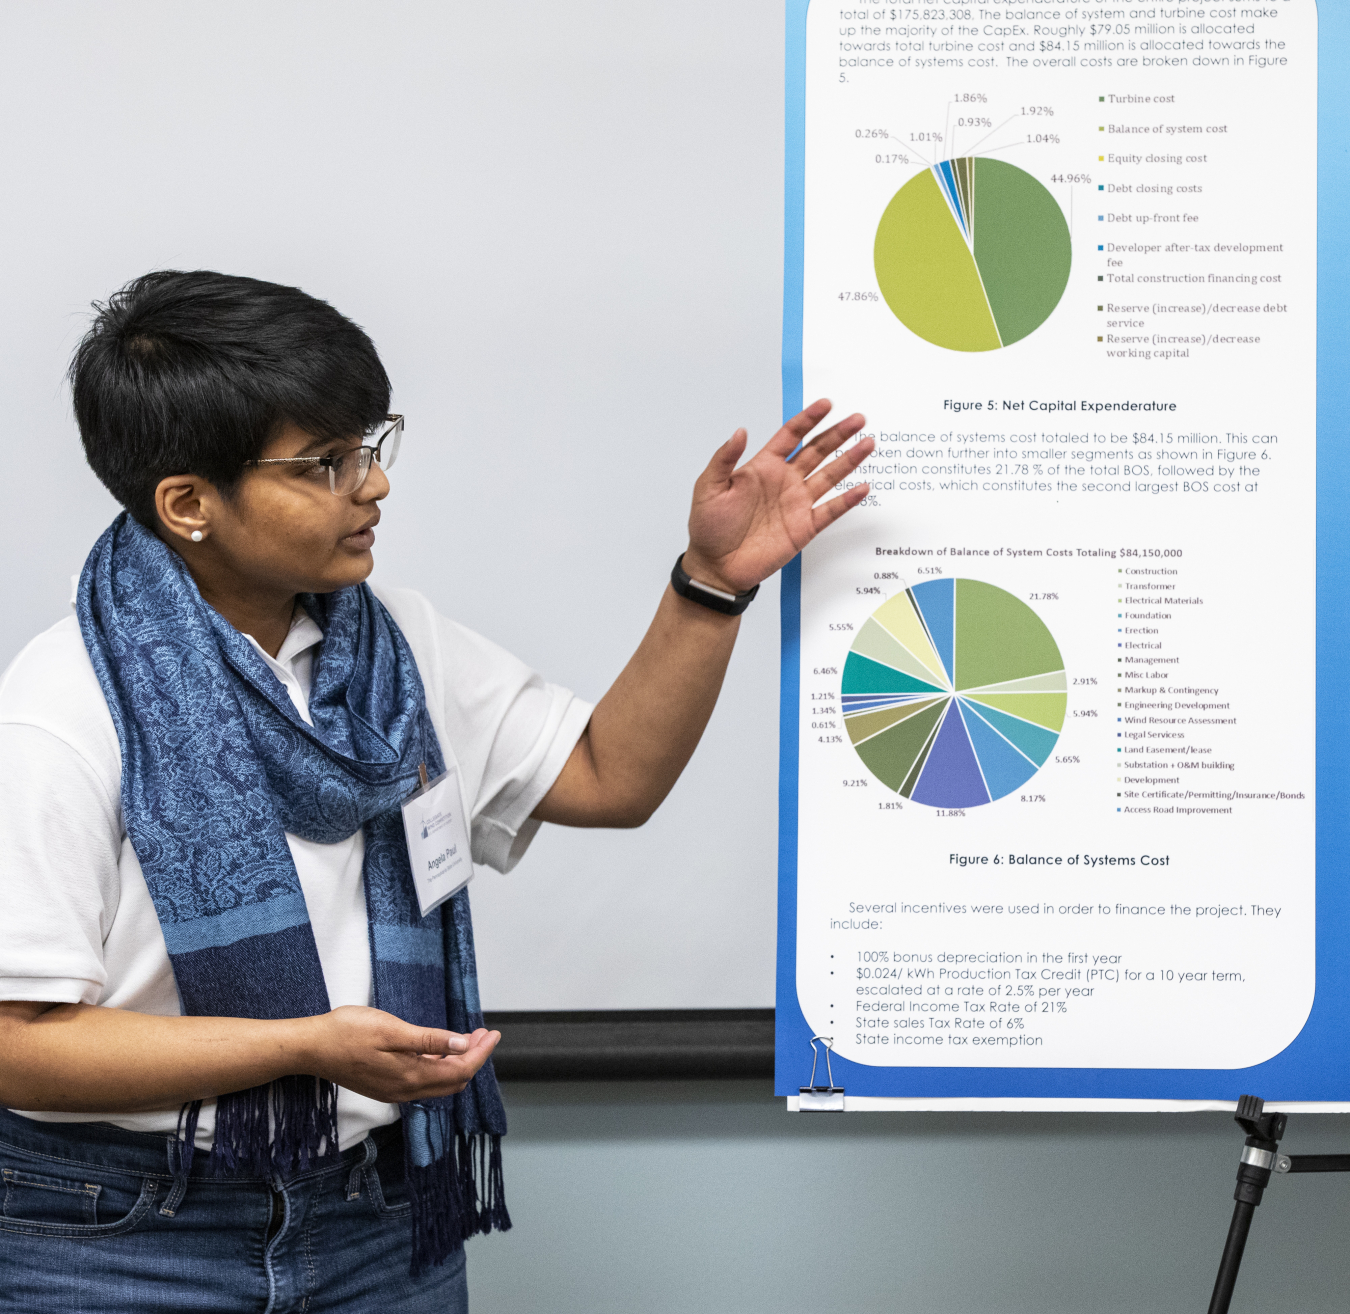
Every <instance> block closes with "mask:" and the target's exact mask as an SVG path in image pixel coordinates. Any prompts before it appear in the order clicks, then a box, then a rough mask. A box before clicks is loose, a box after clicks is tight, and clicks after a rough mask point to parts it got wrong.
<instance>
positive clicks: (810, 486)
mask: <svg viewBox="0 0 1350 1314" xmlns="http://www.w3.org/2000/svg"><path fill="white" fill-rule="evenodd" d="M875 447H876V442H875V441H874V440H873V439H871V438H864V439H863V440H862V441H861V442H859V443H857V444H855V445H854V446H853V447H850V448H849V449H848V451H846V452H841V453H840V454H839V455H838V456H836V457H835V458H834V460H832V461H826V462H825V464H824V465H822V466H821V467H820V469H818V470H817V471H816V472H815V473H814V474H813V475H811V476H810V478H808V479H806V480H804V481H803V482H804V484H805V486H806V491H807V493H808V494H810V497H811V500H812V501H813V502H814V501H817V500H818V499H820V498H822V497H824V496H825V494H826V493H828V492H829V491H830V489H831V488H833V487H834V486H835V485H836V484H837V483H838V482H839V481H840V480H841V479H845V478H847V477H848V476H849V475H851V474H852V473H853V472H854V471H855V470H856V469H857V468H858V467H859V466H860V465H861V464H862V463H863V462H864V461H865V460H867V458H868V457H869V456H871V455H872V451H873V449H874V448H875ZM793 464H794V465H795V464H796V462H795V461H794V462H793Z"/></svg>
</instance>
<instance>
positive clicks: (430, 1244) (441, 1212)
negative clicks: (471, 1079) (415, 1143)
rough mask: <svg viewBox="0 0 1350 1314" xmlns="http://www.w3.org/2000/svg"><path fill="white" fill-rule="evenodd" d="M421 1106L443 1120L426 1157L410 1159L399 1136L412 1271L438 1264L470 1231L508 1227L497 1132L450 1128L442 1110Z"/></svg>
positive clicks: (408, 1145)
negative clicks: (436, 1152) (438, 1148)
mask: <svg viewBox="0 0 1350 1314" xmlns="http://www.w3.org/2000/svg"><path fill="white" fill-rule="evenodd" d="M426 1112H427V1114H428V1115H429V1116H430V1117H432V1118H435V1119H437V1120H438V1121H441V1122H442V1123H443V1127H442V1130H443V1132H444V1137H443V1139H442V1140H441V1141H440V1144H442V1145H443V1146H444V1152H443V1153H442V1154H441V1155H440V1157H439V1158H436V1159H433V1160H431V1162H430V1163H426V1164H418V1163H415V1162H413V1150H412V1146H411V1143H410V1141H411V1138H409V1137H406V1136H405V1138H404V1146H405V1149H404V1172H405V1173H406V1176H407V1183H408V1193H409V1195H410V1196H411V1197H412V1275H413V1277H416V1276H417V1275H418V1274H420V1273H422V1272H424V1271H425V1270H426V1269H428V1268H431V1267H433V1266H435V1265H438V1264H443V1263H444V1262H445V1261H446V1260H447V1259H448V1258H449V1257H450V1256H451V1255H453V1254H455V1253H456V1252H457V1251H458V1250H459V1249H460V1248H461V1247H462V1246H463V1245H464V1242H465V1241H467V1240H468V1239H469V1238H470V1237H471V1236H477V1235H483V1236H486V1235H487V1234H488V1233H489V1232H509V1231H510V1230H511V1215H510V1213H508V1212H507V1208H506V1189H505V1183H504V1180H503V1175H502V1138H501V1137H500V1136H498V1135H493V1134H492V1133H489V1132H479V1133H477V1134H476V1135H473V1136H469V1135H466V1134H465V1133H463V1132H454V1131H453V1126H452V1122H453V1115H451V1114H450V1113H449V1111H448V1110H442V1109H427V1110H426ZM433 1137H434V1134H433Z"/></svg>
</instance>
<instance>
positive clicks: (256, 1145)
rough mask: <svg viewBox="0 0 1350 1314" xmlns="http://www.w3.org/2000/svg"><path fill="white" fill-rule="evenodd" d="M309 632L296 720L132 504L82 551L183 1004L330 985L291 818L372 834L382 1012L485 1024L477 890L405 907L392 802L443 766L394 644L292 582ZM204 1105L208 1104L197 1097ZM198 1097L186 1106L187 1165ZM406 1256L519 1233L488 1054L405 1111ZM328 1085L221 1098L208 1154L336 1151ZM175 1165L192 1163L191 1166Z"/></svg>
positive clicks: (377, 627) (389, 628)
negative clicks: (313, 628)
mask: <svg viewBox="0 0 1350 1314" xmlns="http://www.w3.org/2000/svg"><path fill="white" fill-rule="evenodd" d="M300 605H301V606H303V607H304V609H305V610H306V611H307V612H308V613H309V615H310V616H311V617H313V619H314V620H315V621H316V622H317V624H318V625H319V628H320V629H321V630H322V631H323V634H324V639H323V643H322V644H321V645H320V646H319V648H318V651H317V653H316V655H315V661H314V670H313V687H312V691H311V695H310V702H309V709H310V715H311V716H312V717H313V719H314V724H313V726H309V725H306V724H305V722H304V720H303V719H302V718H301V717H300V716H299V714H298V713H297V712H296V710H295V707H294V705H293V704H292V702H291V700H290V697H289V695H288V694H287V693H286V690H285V689H284V688H283V686H282V684H281V682H280V681H279V680H278V679H277V678H276V676H275V675H274V674H273V673H272V671H271V670H270V669H269V667H268V666H267V664H266V662H264V661H263V659H262V657H261V656H260V655H259V653H258V651H257V649H255V648H254V647H253V645H252V644H251V643H249V641H248V640H247V639H245V638H244V636H243V635H242V634H240V633H239V632H238V631H237V630H236V629H235V628H234V627H233V626H232V625H231V624H230V623H229V622H228V621H227V620H225V618H224V617H223V616H221V615H220V614H219V613H218V612H217V611H215V610H214V609H213V608H212V607H210V606H208V605H207V604H206V602H204V601H203V600H202V596H201V594H200V593H199V592H198V590H197V586H196V584H195V583H194V582H193V579H192V576H191V575H190V574H189V573H188V570H187V568H186V566H185V565H184V563H183V561H182V558H180V557H179V556H178V554H177V553H175V552H173V551H171V550H170V549H169V548H168V547H167V546H166V545H165V544H164V543H162V542H161V541H160V540H159V539H158V538H156V537H155V535H154V534H152V533H151V532H150V531H149V530H147V529H145V528H144V527H143V526H142V525H140V524H139V523H137V522H136V521H135V520H133V519H132V518H131V517H130V516H128V515H127V514H126V513H123V514H122V515H120V516H119V517H118V518H117V519H116V520H115V521H113V523H112V525H111V526H110V527H109V528H108V529H107V531H106V532H105V533H104V534H103V536H102V537H101V538H100V539H99V540H98V542H97V543H96V544H95V545H94V549H93V551H92V552H90V554H89V558H88V560H87V561H86V562H85V564H84V570H83V572H82V573H81V575H80V585H79V590H78V595H77V604H76V607H77V611H78V614H79V620H80V630H81V633H82V634H83V636H84V642H85V646H86V647H87V648H88V650H89V656H90V659H91V660H92V662H93V665H94V671H95V672H96V673H97V675H98V681H99V684H100V685H101V686H102V688H103V695H104V697H105V698H106V699H107V702H108V710H109V711H110V712H111V713H112V719H113V723H114V725H116V727H117V736H118V740H119V742H120V744H121V748H122V812H123V817H124V819H125V825H126V828H127V834H128V836H129V837H130V839H131V843H132V846H133V848H134V849H135V851H136V856H137V858H139V859H140V864H141V869H142V871H143V872H144V873H145V880H146V884H147V885H148V886H149V888H150V895H151V897H152V898H153V900H154V903H155V911H156V912H157V913H158V914H159V922H160V926H161V928H162V929H163V931H164V943H165V945H166V946H167V947H168V951H169V958H170V960H171V962H172V964H173V972H174V979H175V981H176V982H177V985H178V992H179V995H180V997H181V999H182V1004H183V1011H184V1012H185V1013H187V1014H190V1015H196V1016H206V1017H252V1018H290V1017H308V1016H312V1015H314V1014H318V1013H325V1012H327V1011H328V1008H329V1003H328V992H327V990H326V988H325V986H324V979H323V970H322V968H321V967H320V964H319V955H318V950H317V948H316V947H315V943H314V933H313V931H312V929H311V927H310V924H309V914H308V912H307V911H306V908H305V898H304V895H303V893H302V892H301V889H300V881H299V878H298V877H297V875H296V871H295V864H294V862H293V861H292V859H291V853H290V849H289V847H288V846H287V843H286V832H290V833H291V834H294V835H299V836H300V837H301V838H302V839H306V840H311V841H314V842H316V843H320V844H333V843H336V842H337V841H339V840H344V839H346V838H348V837H349V836H350V835H352V834H353V833H355V831H356V830H357V829H358V828H360V829H362V830H364V832H365V870H364V875H365V891H366V911H367V916H368V919H369V924H370V952H371V960H372V966H373V974H374V1004H375V1007H377V1008H381V1009H384V1010H385V1011H387V1012H390V1013H393V1014H395V1015H397V1016H398V1017H401V1018H403V1019H404V1020H405V1021H407V1022H410V1023H412V1024H413V1025H415V1026H425V1027H443V1028H449V1029H450V1030H451V1031H459V1032H469V1031H472V1030H473V1029H474V1028H475V1027H480V1026H482V1025H483V1015H482V1011H481V1008H480V1005H479V1002H478V982H477V977H476V969H475V965H474V953H473V929H472V924H471V922H470V919H469V896H468V891H467V890H461V891H460V892H459V893H458V894H457V895H455V897H454V898H453V899H451V900H450V901H449V902H448V903H445V904H442V905H441V906H440V907H439V908H438V909H436V910H435V911H433V912H432V913H431V914H430V916H428V917H422V916H420V914H419V909H418V905H417V895H416V893H415V891H414V888H413V879H412V870H411V868H410V866H409V863H408V849H407V843H406V841H405V839H404V835H403V820H402V815H401V813H400V805H401V804H402V802H403V800H404V799H405V798H406V797H407V796H408V795H409V794H410V793H411V792H412V791H413V790H414V789H415V788H416V787H417V783H418V765H419V764H420V763H422V762H425V763H426V767H427V771H428V773H429V774H430V775H431V776H433V777H434V776H436V775H437V774H439V773H440V772H441V771H443V770H444V766H445V764H444V759H443V758H442V756H441V749H440V744H439V743H438V741H437V738H436V731H435V729H434V728H433V726H432V724H431V718H430V716H429V715H428V713H427V706H426V699H425V696H424V694H423V690H422V680H421V677H420V675H419V674H418V670H417V663H416V661H415V660H414V658H413V654H412V651H411V649H410V648H409V647H408V642H407V640H406V639H405V638H404V637H403V634H402V632H401V631H400V630H399V628H398V626H397V625H396V624H395V622H394V620H393V617H391V616H390V615H389V613H388V612H387V611H386V610H385V608H384V607H383V605H382V604H381V603H380V601H379V600H378V599H377V598H376V597H375V595H374V594H373V593H372V592H371V591H370V588H369V587H368V586H366V585H364V584H363V585H360V586H359V587H353V588H346V589H340V590H338V591H337V592H335V593H330V594H323V595H312V594H309V595H304V596H302V597H301V598H300ZM199 1103H200V1102H199ZM198 1107H199V1104H198V1105H192V1106H189V1107H188V1109H187V1110H185V1119H186V1122H187V1127H186V1143H185V1147H184V1150H183V1154H184V1156H185V1157H186V1158H187V1159H188V1160H189V1161H190V1157H191V1153H192V1145H193V1133H194V1130H195V1124H196V1119H197V1109H198ZM400 1109H401V1112H402V1115H403V1139H404V1154H405V1166H406V1172H407V1180H408V1185H409V1189H410V1194H411V1195H412V1200H413V1209H412V1226H413V1271H414V1273H416V1272H419V1271H421V1270H422V1269H423V1268H425V1267H426V1266H427V1265H429V1264H438V1263H440V1262H441V1261H442V1260H444V1259H445V1258H446V1256H447V1255H449V1254H451V1253H452V1252H454V1251H456V1250H458V1249H459V1247H460V1246H461V1245H462V1244H463V1242H464V1240H465V1238H467V1237H469V1236H472V1235H473V1234H474V1233H477V1232H489V1231H491V1230H493V1229H494V1228H497V1229H499V1230H503V1231H504V1230H505V1229H507V1228H509V1227H510V1226H511V1219H510V1217H509V1215H508V1214H507V1212H506V1204H505V1201H504V1199H503V1194H502V1170H501V1137H502V1135H503V1133H505V1131H506V1115H505V1112H504V1110H503V1108H502V1103H501V1097H500V1095H499V1093H498V1090H497V1080H496V1076H495V1074H494V1073H493V1070H492V1064H491V1062H490V1061H489V1062H488V1063H487V1064H485V1065H484V1067H483V1068H482V1069H481V1070H480V1071H479V1072H478V1074H477V1076H475V1077H474V1079H473V1081H472V1082H471V1083H470V1084H469V1085H468V1086H467V1087H466V1088H465V1089H464V1090H463V1091H462V1092H461V1093H460V1094H458V1095H453V1096H446V1097H443V1098H440V1099H432V1100H419V1101H416V1102H413V1103H408V1104H403V1105H401V1106H400ZM336 1149H337V1090H336V1088H335V1087H334V1086H333V1084H332V1083H331V1082H328V1081H325V1080H323V1079H321V1078H317V1077H311V1076H303V1075H296V1076H288V1077H283V1078H281V1079H279V1080H277V1081H274V1082H272V1083H270V1085H267V1086H259V1087H255V1088H254V1089H252V1090H244V1091H236V1092H234V1093H232V1094H227V1095H222V1096H220V1098H219V1099H218V1100H217V1102H216V1133H215V1142H214V1145H213V1147H212V1150H211V1163H212V1166H213V1167H214V1168H215V1169H216V1170H217V1171H233V1170H236V1169H238V1170H240V1171H248V1172H252V1173H254V1174H258V1175H267V1174H268V1173H270V1172H274V1171H279V1172H285V1171H288V1170H289V1169H290V1168H291V1167H292V1165H296V1166H298V1167H300V1168H301V1169H303V1168H305V1167H306V1166H307V1165H308V1164H309V1163H310V1162H311V1160H314V1159H317V1158H319V1157H320V1156H327V1155H332V1154H334V1153H336ZM183 1171H184V1172H186V1168H184V1170H183Z"/></svg>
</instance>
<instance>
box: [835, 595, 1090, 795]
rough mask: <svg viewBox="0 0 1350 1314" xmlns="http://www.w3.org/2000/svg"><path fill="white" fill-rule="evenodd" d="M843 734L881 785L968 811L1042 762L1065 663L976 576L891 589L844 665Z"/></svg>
mask: <svg viewBox="0 0 1350 1314" xmlns="http://www.w3.org/2000/svg"><path fill="white" fill-rule="evenodd" d="M840 697H841V702H842V705H843V713H844V728H845V729H846V730H847V731H848V737H849V740H850V742H851V743H852V744H853V749H854V752H856V753H857V754H858V756H859V757H860V758H862V761H863V765H864V766H866V767H867V769H868V770H869V771H870V772H871V773H872V774H873V775H874V776H875V777H876V778H877V779H878V780H879V781H881V783H882V784H883V785H885V786H886V787H887V788H888V789H891V790H894V791H895V792H896V793H897V794H901V795H903V796H904V797H905V798H908V799H912V800H913V801H914V802H915V803H924V804H927V805H928V806H929V807H934V808H972V807H979V806H980V805H981V804H983V803H991V802H993V801H994V800H995V799H999V798H1002V797H1004V795H1006V794H1010V793H1012V791H1013V790H1015V789H1018V788H1019V787H1020V786H1022V785H1025V784H1026V782H1027V781H1028V780H1030V779H1031V777H1032V776H1034V775H1035V774H1036V772H1037V771H1039V770H1040V769H1041V767H1043V766H1044V765H1045V763H1046V762H1047V761H1048V760H1049V758H1050V754H1051V753H1052V752H1053V751H1054V747H1055V743H1056V741H1057V740H1058V739H1059V732H1060V730H1061V729H1062V728H1063V725H1064V710H1065V704H1066V703H1067V701H1068V693H1067V683H1066V680H1065V675H1064V662H1063V659H1062V658H1061V657H1060V655H1059V647H1058V646H1057V645H1056V643H1055V640H1054V637H1053V636H1052V635H1051V633H1050V631H1049V630H1048V629H1047V628H1046V627H1045V623H1044V622H1043V621H1042V620H1041V618H1040V617H1039V616H1038V615H1037V614H1036V613H1035V612H1034V611H1033V610H1032V609H1031V608H1030V607H1028V606H1027V604H1026V603H1025V602H1023V601H1022V600H1021V599H1020V598H1018V597H1015V596H1014V595H1013V594H1011V593H1009V592H1007V591H1006V590H1005V589H1001V588H997V587H996V586H995V585H993V584H986V583H984V582H983V581H981V580H976V579H934V580H928V581H926V582H925V583H923V584H917V585H915V586H914V587H913V588H912V589H906V590H905V591H904V592H903V593H897V594H895V595H894V596H893V597H892V598H890V599H888V600H887V601H886V602H885V603H883V604H882V605H881V606H880V607H878V608H877V610H876V611H874V612H873V613H872V615H871V617H870V618H869V619H868V621H867V622H866V624H864V625H863V627H862V629H861V630H860V631H859V632H858V637H857V638H856V639H855V640H854V643H853V647H852V648H851V649H850V650H849V654H848V658H847V660H846V661H845V663H844V674H843V691H842V693H841V695H840Z"/></svg>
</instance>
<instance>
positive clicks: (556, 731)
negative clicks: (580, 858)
mask: <svg viewBox="0 0 1350 1314" xmlns="http://www.w3.org/2000/svg"><path fill="white" fill-rule="evenodd" d="M380 597H381V599H382V600H383V601H384V602H385V604H386V605H387V606H388V607H389V609H390V612H391V613H392V614H393V616H394V619H395V620H396V621H397V622H398V624H399V626H400V627H401V628H402V630H403V632H404V634H405V636H406V637H407V638H408V641H409V643H410V644H411V645H412V647H413V651H414V653H415V654H416V656H417V661H418V667H419V669H420V670H421V673H422V681H423V684H424V685H425V687H426V692H427V705H428V707H429V709H430V710H431V714H432V719H433V721H435V722H436V723H437V733H438V734H440V735H441V737H442V741H443V742H442V747H443V748H446V749H448V750H449V751H450V752H452V753H453V755H454V758H455V760H456V762H457V763H458V764H459V769H460V772H461V780H462V782H463V784H464V792H465V799H466V802H467V804H468V808H469V817H470V825H471V832H470V836H471V844H472V853H473V860H474V862H476V863H479V864H481V865H483V866H487V867H493V868H495V869H496V870H497V871H501V872H507V871H510V870H511V868H512V867H514V866H515V865H516V863H517V862H519V861H520V859H521V857H522V855H523V854H524V852H525V850H526V849H527V848H529V846H530V841H531V840H533V838H534V836H535V834H536V832H537V831H538V829H539V822H537V821H534V820H532V819H531V817H530V813H532V812H533V811H534V810H535V808H537V807H538V806H539V803H540V801H541V800H542V799H543V797H544V795H545V794H547V793H548V791H549V790H550V789H551V788H552V787H553V782H554V781H555V780H557V778H558V775H559V773H560V772H561V771H562V769H563V767H564V765H565V764H566V762H567V759H568V757H569V756H570V755H571V752H572V749H573V748H574V747H575V746H576V743H577V740H578V739H580V738H581V735H582V732H583V731H584V730H585V729H586V726H587V724H588V723H589V721H590V719H591V712H592V711H593V710H594V709H593V707H592V705H591V704H590V703H587V702H584V701H583V700H582V699H580V698H577V697H576V696H575V695H574V694H573V693H571V691H570V690H567V689H564V688H562V687H560V686H559V685H556V684H550V683H548V682H547V681H546V680H545V679H543V677H542V676H540V675H539V674H538V673H537V672H536V671H533V670H531V669H530V667H529V666H527V665H526V664H525V663H524V662H522V661H521V660H520V659H519V658H518V657H513V656H512V655H511V654H510V653H509V652H507V651H506V650H505V649H504V648H500V647H498V646H497V644H495V643H492V642H491V641H490V640H488V639H485V638H483V637H482V635H480V634H475V633H474V632H473V631H472V630H470V629H467V628H465V627H464V626H463V625H460V624H457V623H456V622H455V621H452V620H447V619H446V618H445V617H444V616H441V615H438V614H437V613H436V612H435V610H434V609H433V608H432V606H431V604H430V603H429V602H428V601H427V600H426V598H424V597H423V596H422V595H421V594H420V593H415V592H413V591H411V590H406V589H394V590H389V591H388V592H385V591H383V590H381V591H380Z"/></svg>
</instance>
